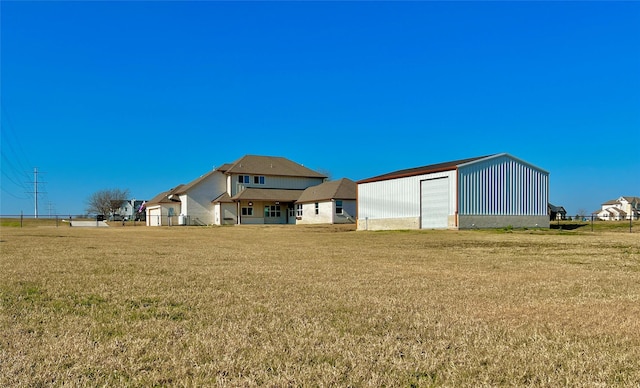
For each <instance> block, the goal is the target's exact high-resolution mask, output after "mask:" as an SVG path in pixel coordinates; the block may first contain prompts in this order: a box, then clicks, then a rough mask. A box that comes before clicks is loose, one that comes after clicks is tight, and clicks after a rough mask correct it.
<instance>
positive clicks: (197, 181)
mask: <svg viewBox="0 0 640 388" xmlns="http://www.w3.org/2000/svg"><path fill="white" fill-rule="evenodd" d="M215 173H220V172H219V171H218V170H212V171H209V172H208V173H206V174H204V175H201V176H200V177H198V178H196V179H194V180H192V181H191V182H189V183H187V184H186V185H181V187H180V190H179V191H176V192H174V194H184V193H186V192H187V191H189V190H191V189H192V188H193V187H194V186H197V185H198V184H200V182H202V181H204V180H205V179H207V178H208V177H210V176H211V175H213V174H215Z"/></svg>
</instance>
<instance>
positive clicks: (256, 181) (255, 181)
mask: <svg viewBox="0 0 640 388" xmlns="http://www.w3.org/2000/svg"><path fill="white" fill-rule="evenodd" d="M253 184H255V185H264V177H263V176H258V175H256V176H254V177H253Z"/></svg>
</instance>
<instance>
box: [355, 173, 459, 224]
mask: <svg viewBox="0 0 640 388" xmlns="http://www.w3.org/2000/svg"><path fill="white" fill-rule="evenodd" d="M443 177H449V182H450V184H451V187H450V190H449V192H450V193H452V194H451V198H450V201H451V204H450V208H451V209H455V197H456V196H455V190H456V188H455V184H456V179H455V171H453V170H452V171H443V172H437V173H432V174H422V175H416V176H411V177H405V178H397V179H389V180H385V181H378V182H369V183H361V184H359V185H358V204H357V206H358V229H363V228H364V225H365V221H368V229H369V230H382V229H419V228H420V182H421V181H423V180H425V179H435V178H443ZM452 215H453V214H452Z"/></svg>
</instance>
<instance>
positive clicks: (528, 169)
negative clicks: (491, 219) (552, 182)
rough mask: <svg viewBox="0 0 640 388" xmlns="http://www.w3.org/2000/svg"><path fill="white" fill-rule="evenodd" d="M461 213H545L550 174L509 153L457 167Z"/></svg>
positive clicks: (531, 214)
mask: <svg viewBox="0 0 640 388" xmlns="http://www.w3.org/2000/svg"><path fill="white" fill-rule="evenodd" d="M458 183H459V206H458V209H459V214H460V216H468V215H480V216H546V215H547V211H548V203H549V174H548V173H547V172H546V171H543V170H540V169H538V168H535V167H533V166H531V165H529V164H527V163H524V162H521V161H519V160H517V159H513V158H511V157H508V156H500V157H496V158H490V159H487V160H482V161H479V162H473V163H470V164H468V165H464V166H460V167H459V168H458Z"/></svg>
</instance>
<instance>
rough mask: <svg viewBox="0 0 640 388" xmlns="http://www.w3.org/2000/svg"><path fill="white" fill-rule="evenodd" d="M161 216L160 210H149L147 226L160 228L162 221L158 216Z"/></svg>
mask: <svg viewBox="0 0 640 388" xmlns="http://www.w3.org/2000/svg"><path fill="white" fill-rule="evenodd" d="M161 214H162V210H161V209H149V223H148V225H149V226H160V225H162V220H161V218H160V215H161Z"/></svg>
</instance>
